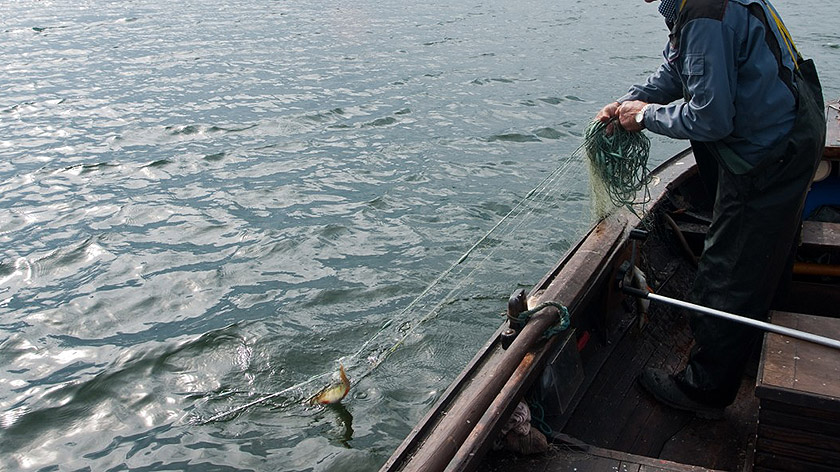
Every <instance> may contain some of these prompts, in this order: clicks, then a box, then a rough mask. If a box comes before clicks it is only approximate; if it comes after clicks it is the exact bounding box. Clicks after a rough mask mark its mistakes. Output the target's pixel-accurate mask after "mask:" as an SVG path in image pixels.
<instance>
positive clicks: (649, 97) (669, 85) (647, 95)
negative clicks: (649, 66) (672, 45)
mask: <svg viewBox="0 0 840 472" xmlns="http://www.w3.org/2000/svg"><path fill="white" fill-rule="evenodd" d="M667 53H668V49H666V50H665V54H666V56H667ZM682 96H683V93H682V84H681V83H680V76H679V74H678V73H677V71H675V70H674V68H673V67H671V64H669V63H668V61H667V60H666V61H665V62H663V63H662V65H661V66H659V69H657V70H656V72H654V73H653V74H651V75H650V77H648V78H647V81H646V82H645V83H644V85H634V86H632V87H630V91H629V92H627V93H626V94H625V95H624V96H623V97H621V98H619V99H618V100H617V101H618V102H626V101H629V100H641V101H643V102H647V103H659V104H663V105H664V104H667V103H671V102H673V101H674V100H676V99H678V98H682Z"/></svg>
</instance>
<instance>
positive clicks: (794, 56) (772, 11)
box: [761, 0, 802, 70]
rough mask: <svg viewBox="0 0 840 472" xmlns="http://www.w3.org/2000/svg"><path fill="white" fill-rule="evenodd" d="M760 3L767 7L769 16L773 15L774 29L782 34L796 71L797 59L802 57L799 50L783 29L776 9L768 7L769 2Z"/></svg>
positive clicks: (784, 28)
mask: <svg viewBox="0 0 840 472" xmlns="http://www.w3.org/2000/svg"><path fill="white" fill-rule="evenodd" d="M761 3H763V4H764V6H765V7H767V11H769V12H770V14H771V15H773V20H775V21H776V27H777V28H779V32H780V33H781V34H782V39H783V40H784V41H785V46H787V50H788V53H790V57H791V59H793V65H794V66H795V67H796V69H797V70H798V69H799V59H801V57H802V56H800V55H799V50H798V49H796V45H795V44H793V38H791V37H790V33H789V32H788V30H787V28H786V27H785V24H784V23H782V19H781V18H779V15H778V13H776V9H775V8H773V6H772V5H770V2H768V1H767V0H761ZM794 51H796V54H794V53H793V52H794Z"/></svg>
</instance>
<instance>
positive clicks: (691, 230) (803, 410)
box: [381, 103, 840, 472]
mask: <svg viewBox="0 0 840 472" xmlns="http://www.w3.org/2000/svg"><path fill="white" fill-rule="evenodd" d="M826 113H827V118H828V120H827V122H828V136H827V147H826V153H825V156H824V159H825V160H828V161H830V162H829V163H830V164H833V166H834V167H833V174H832V175H829V176H828V177H827V178H826V179H825V180H823V181H822V182H815V183H814V184H813V186H812V194H817V193H819V192H817V190H819V189H820V188H822V190H820V191H821V192H822V194H824V195H829V196H830V198H834V204H835V205H837V203H838V199H840V197H838V196H839V195H840V191H838V190H837V189H840V176H838V167H840V166H838V164H840V162H838V161H840V103H832V104H830V105H829V106H828V107H827V109H826ZM823 182H825V183H823ZM649 190H650V193H651V201H650V202H649V203H648V204H647V205H646V206H645V208H644V213H645V215H646V216H645V218H644V221H639V219H638V218H637V217H635V216H634V215H633V213H632V212H630V211H627V210H622V211H618V212H615V213H614V214H612V215H611V216H609V217H607V218H605V219H604V220H602V221H600V222H599V223H598V224H597V225H595V227H593V228H592V229H591V230H590V231H589V232H588V233H587V234H586V235H585V236H584V237H583V238H582V239H581V240H580V241H579V242H578V244H577V245H575V246H574V247H572V248H571V249H570V250H569V251H568V252H567V253H566V254H565V255H564V256H563V257H562V258H561V260H560V261H559V262H558V263H557V264H556V265H555V266H554V267H553V268H552V269H551V270H550V271H549V272H548V273H547V274H546V275H545V276H544V277H543V278H542V280H540V281H539V282H538V283H537V284H536V285H535V286H534V287H533V289H532V290H531V291H530V293H529V294H528V295H527V306H528V307H534V306H537V305H538V304H540V303H542V302H545V301H554V302H559V303H561V304H563V305H564V306H566V307H567V308H568V310H569V313H570V315H571V326H570V327H569V328H568V329H566V330H565V331H563V332H561V333H560V334H557V335H554V336H552V337H550V338H548V339H547V340H546V339H543V333H544V332H545V331H546V329H547V328H548V327H550V326H552V325H553V324H554V323H555V322H556V321H557V319H558V309H557V308H556V307H553V306H549V307H546V308H544V309H542V310H541V311H539V312H538V313H536V314H535V315H534V316H533V317H531V319H530V320H529V321H528V322H527V324H525V325H524V327H521V329H519V330H518V334H516V336H515V337H514V338H512V339H511V336H510V334H511V333H510V331H509V330H510V328H511V327H510V326H508V324H507V323H506V324H504V325H503V326H501V327H500V328H499V330H498V331H497V332H496V333H495V335H494V336H493V337H492V338H491V339H490V340H489V341H488V342H487V343H486V344H485V345H484V346H483V348H482V349H481V350H480V351H479V352H478V354H477V355H476V356H475V357H474V358H473V359H472V361H471V362H470V363H469V364H468V365H467V366H466V368H465V369H464V370H463V371H462V372H461V374H460V375H459V376H458V377H457V378H456V379H455V381H454V382H453V383H452V384H451V385H450V387H449V388H448V389H447V390H446V392H444V393H443V394H442V396H441V397H440V399H439V400H438V401H437V403H436V404H435V405H434V407H433V408H432V409H431V410H430V411H429V412H428V413H427V414H426V415H425V417H424V418H423V419H422V420H421V421H420V422H419V423H418V424H417V425H416V426H415V427H414V428H413V430H412V431H411V433H410V434H409V435H408V437H407V438H406V439H405V440H404V442H403V443H402V444H401V445H400V446H399V447H398V448H397V450H396V451H395V452H394V453H393V455H392V456H391V458H390V459H389V460H388V461H387V462H386V464H385V465H384V466H383V467H382V469H381V470H382V472H393V471H442V470H447V471H461V470H464V471H470V470H492V471H520V470H540V471H561V470H562V471H566V470H568V471H572V470H575V471H589V470H598V471H602V470H604V471H607V470H616V471H625V470H626V471H696V470H739V471H740V470H755V471H759V470H766V471H770V470H807V471H823V470H825V471H828V470H834V471H836V470H840V469H838V464H840V351H837V350H832V349H831V348H828V347H825V346H817V345H813V344H811V343H809V342H807V341H802V340H797V339H792V338H786V337H782V336H780V335H778V334H766V335H765V337H764V342H763V345H762V346H761V349H760V352H759V351H757V352H756V355H755V356H754V359H753V361H752V363H751V366H752V367H751V368H749V367H748V375H746V376H745V378H744V380H743V382H742V388H741V391H740V392H739V395H738V399H737V400H736V401H735V403H734V404H733V405H732V406H730V407H729V408H727V410H726V413H725V418H724V419H723V420H719V421H710V420H702V419H699V418H696V417H694V415H692V414H690V413H686V412H681V411H677V410H673V409H671V408H668V407H666V406H663V405H661V404H659V403H657V402H656V401H655V400H654V399H653V398H652V397H650V396H649V395H648V394H647V393H646V392H644V391H642V390H641V389H640V388H639V387H638V385H637V382H636V377H637V376H638V374H639V372H640V371H641V370H642V369H643V368H644V367H646V366H652V367H662V368H665V369H667V370H669V371H672V372H675V371H677V370H678V369H679V368H680V367H681V366H682V365H683V364H684V361H685V359H686V357H687V355H688V351H689V349H690V347H691V342H692V340H691V336H690V330H689V328H688V319H687V316H686V313H685V312H684V311H683V310H679V309H676V308H673V307H670V306H668V305H662V304H659V305H657V304H651V305H650V307H649V309H648V313H647V314H646V315H645V314H644V313H642V311H644V307H643V306H641V305H640V304H639V303H638V302H637V299H633V298H631V297H628V296H626V295H624V294H623V293H622V292H621V290H620V289H619V283H618V281H619V280H622V279H623V278H624V277H625V275H626V273H627V271H628V269H630V268H632V267H633V266H637V267H639V268H641V269H642V271H643V272H644V274H645V275H646V284H647V285H648V286H649V287H651V288H652V289H653V290H654V292H656V293H658V294H662V295H666V296H671V297H674V298H678V299H684V298H685V291H686V288H687V287H688V285H689V283H690V280H691V279H692V277H693V272H694V267H695V264H696V257H697V255H699V254H700V251H701V249H702V241H703V237H704V234H705V232H706V229H707V227H708V224H709V221H710V209H709V208H706V207H705V206H704V203H703V202H705V201H708V199H706V198H704V197H703V195H702V192H703V191H704V190H703V185H702V184H701V183H700V181H699V176H698V173H697V169H696V166H695V163H694V158H693V156H692V154H691V153H690V151H688V150H687V151H684V152H682V153H680V154H679V155H677V156H675V157H673V158H671V159H670V160H668V161H667V162H665V163H664V164H662V165H661V166H659V167H658V168H657V169H656V170H655V171H654V173H653V181H652V182H651V185H650V189H649ZM823 198H825V197H823ZM830 198H829V200H830ZM818 203H819V202H818ZM828 203H831V202H828ZM809 204H810V205H811V206H812V207H813V206H814V204H813V202H811V199H810V197H809ZM807 208H808V206H806V209H807ZM641 210H642V208H637V211H641ZM811 210H812V209H811ZM811 210H809V211H808V213H814V212H813V211H811ZM640 214H641V213H640ZM798 259H799V262H797V264H796V267H795V270H794V280H793V282H792V283H791V284H790V286H789V288H788V295H789V296H788V297H786V298H785V300H786V301H784V302H783V303H781V304H777V305H776V306H774V308H773V310H774V311H773V312H772V313H771V321H772V322H774V323H777V324H783V325H788V326H791V327H797V328H799V329H802V330H804V331H809V330H810V331H812V332H817V333H819V334H822V335H824V336H828V337H833V338H835V339H840V318H838V317H840V308H838V307H840V223H837V222H825V221H815V220H811V221H805V222H804V224H803V231H802V244H801V246H800V249H799V253H798ZM524 302H525V297H524V296H523V294H514V296H512V297H511V302H510V304H509V307H508V311H509V313H512V314H514V315H515V314H517V313H519V312H520V311H522V310H524V309H525V306H524ZM642 321H644V323H642ZM643 324H644V326H642V325H643ZM514 325H515V323H514ZM514 327H516V326H514ZM552 376H553V378H554V379H560V380H559V381H555V382H553V383H551V382H546V379H551V378H552ZM535 392H536V393H535ZM534 398H539V399H540V400H539V401H536V402H535V401H534V400H533V399H534ZM523 399H530V400H531V402H532V405H531V416H532V422H531V423H532V427H536V426H535V425H536V424H537V423H539V424H540V425H542V427H543V429H544V430H545V432H546V433H547V434H546V436H548V437H549V439H550V440H551V446H550V447H549V450H548V451H547V452H543V453H540V454H536V455H530V456H523V455H519V454H516V453H512V452H506V451H495V450H493V446H494V443H498V442H499V440H500V431H501V430H502V428H503V426H504V425H505V423H506V422H507V421H508V420H509V418H510V416H511V413H512V412H513V411H514V409H515V408H516V406H517V404H518V403H519V402H520V401H521V400H523ZM535 407H536V408H535ZM535 419H536V420H537V421H534V420H535Z"/></svg>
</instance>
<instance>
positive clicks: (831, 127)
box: [824, 100, 840, 159]
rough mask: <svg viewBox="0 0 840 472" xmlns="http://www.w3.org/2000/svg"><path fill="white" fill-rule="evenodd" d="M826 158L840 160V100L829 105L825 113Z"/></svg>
mask: <svg viewBox="0 0 840 472" xmlns="http://www.w3.org/2000/svg"><path fill="white" fill-rule="evenodd" d="M825 121H826V133H825V153H824V155H825V157H830V158H832V159H836V158H840V100H838V101H836V102H833V103H830V104H828V106H827V107H826V111H825Z"/></svg>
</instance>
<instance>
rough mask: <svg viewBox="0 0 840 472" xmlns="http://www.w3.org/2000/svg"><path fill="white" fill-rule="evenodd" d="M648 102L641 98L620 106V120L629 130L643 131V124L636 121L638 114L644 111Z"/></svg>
mask: <svg viewBox="0 0 840 472" xmlns="http://www.w3.org/2000/svg"><path fill="white" fill-rule="evenodd" d="M645 105H647V103H645V102H643V101H640V100H631V101H628V102H624V103H622V104H621V106H619V107H618V112H617V113H618V122H619V123H621V127H622V128H624V129H626V130H627V131H641V130H642V125H641V124H639V123H637V122H636V114H637V113H639V112H640V111H642V108H644V107H645Z"/></svg>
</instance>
